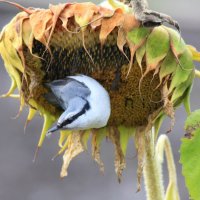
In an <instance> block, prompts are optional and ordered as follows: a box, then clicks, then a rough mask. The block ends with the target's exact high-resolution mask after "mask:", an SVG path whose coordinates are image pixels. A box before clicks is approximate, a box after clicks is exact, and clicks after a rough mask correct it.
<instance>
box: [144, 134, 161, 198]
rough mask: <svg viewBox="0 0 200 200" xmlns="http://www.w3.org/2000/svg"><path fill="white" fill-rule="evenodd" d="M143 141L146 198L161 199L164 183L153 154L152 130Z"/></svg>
mask: <svg viewBox="0 0 200 200" xmlns="http://www.w3.org/2000/svg"><path fill="white" fill-rule="evenodd" d="M145 143H146V144H145V152H146V156H145V163H144V170H143V174H144V183H145V189H146V195H147V200H163V199H164V185H163V180H162V172H161V169H160V166H159V164H158V162H157V157H156V156H155V140H154V131H152V133H150V134H149V138H147V139H146V141H145Z"/></svg>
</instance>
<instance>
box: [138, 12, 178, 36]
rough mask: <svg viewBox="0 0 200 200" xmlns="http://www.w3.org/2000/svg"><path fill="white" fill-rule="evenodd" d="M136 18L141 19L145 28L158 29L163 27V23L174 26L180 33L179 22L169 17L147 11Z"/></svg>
mask: <svg viewBox="0 0 200 200" xmlns="http://www.w3.org/2000/svg"><path fill="white" fill-rule="evenodd" d="M136 17H138V18H139V19H138V20H139V21H141V23H142V25H143V26H144V27H156V26H160V25H162V24H163V23H168V24H170V25H172V26H174V27H175V28H176V29H177V30H178V31H179V32H180V27H179V24H178V22H177V21H175V20H174V19H173V18H172V17H170V16H169V15H166V14H163V13H159V12H156V11H153V10H148V9H147V10H144V11H143V12H142V13H141V14H140V15H139V16H136Z"/></svg>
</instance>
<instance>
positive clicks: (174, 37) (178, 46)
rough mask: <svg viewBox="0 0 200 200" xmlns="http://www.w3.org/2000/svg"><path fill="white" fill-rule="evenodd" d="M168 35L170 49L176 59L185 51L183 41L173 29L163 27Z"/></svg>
mask: <svg viewBox="0 0 200 200" xmlns="http://www.w3.org/2000/svg"><path fill="white" fill-rule="evenodd" d="M165 28H166V30H167V31H168V33H169V35H170V44H171V48H172V49H173V52H174V53H175V55H176V56H177V57H178V56H179V55H180V54H182V53H183V52H184V51H185V49H186V45H185V42H184V40H183V39H182V38H181V35H180V34H179V33H178V32H177V31H176V30H174V29H171V28H167V27H165Z"/></svg>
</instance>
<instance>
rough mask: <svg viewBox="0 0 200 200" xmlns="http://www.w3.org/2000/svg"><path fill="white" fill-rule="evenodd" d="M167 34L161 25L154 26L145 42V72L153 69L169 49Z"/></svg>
mask: <svg viewBox="0 0 200 200" xmlns="http://www.w3.org/2000/svg"><path fill="white" fill-rule="evenodd" d="M169 47H170V44H169V34H168V32H167V31H166V30H165V29H164V28H163V27H156V28H154V29H153V31H152V32H151V34H150V35H149V37H148V39H147V42H146V63H147V69H146V73H148V72H149V71H151V70H153V69H155V68H156V67H157V66H158V64H159V63H160V61H161V60H162V59H163V58H165V57H166V55H167V53H168V51H169Z"/></svg>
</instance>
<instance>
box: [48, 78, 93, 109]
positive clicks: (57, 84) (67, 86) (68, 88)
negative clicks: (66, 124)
mask: <svg viewBox="0 0 200 200" xmlns="http://www.w3.org/2000/svg"><path fill="white" fill-rule="evenodd" d="M45 85H46V86H47V87H48V88H49V89H50V91H51V92H52V93H50V94H47V95H45V96H46V97H45V98H46V99H47V101H49V102H50V103H52V104H54V105H59V106H60V107H62V108H63V109H64V110H66V109H67V107H68V102H69V101H70V100H71V99H73V98H75V97H81V98H84V99H86V98H87V96H89V95H90V93H91V91H90V89H89V88H88V87H87V86H86V85H85V84H84V83H82V82H79V81H77V80H75V79H73V78H65V79H60V80H55V81H53V82H51V83H46V84H45Z"/></svg>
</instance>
